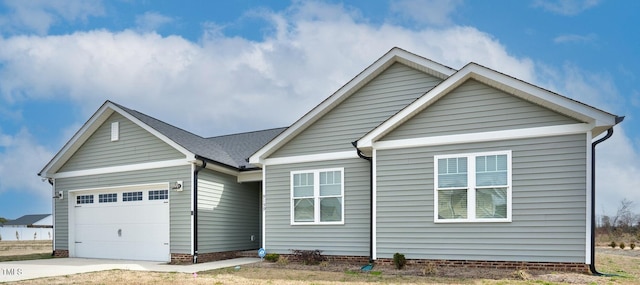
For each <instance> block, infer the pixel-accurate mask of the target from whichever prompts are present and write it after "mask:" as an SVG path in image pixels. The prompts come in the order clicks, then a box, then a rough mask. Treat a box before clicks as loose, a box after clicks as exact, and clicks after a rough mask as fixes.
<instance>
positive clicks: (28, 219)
mask: <svg viewBox="0 0 640 285" xmlns="http://www.w3.org/2000/svg"><path fill="white" fill-rule="evenodd" d="M49 216H51V214H41V215H24V216H22V217H20V218H17V219H15V220H11V221H7V222H6V223H4V225H5V226H29V225H33V224H35V223H37V222H39V221H41V220H43V219H44V218H46V217H49Z"/></svg>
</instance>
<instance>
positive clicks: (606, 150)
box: [537, 63, 640, 215]
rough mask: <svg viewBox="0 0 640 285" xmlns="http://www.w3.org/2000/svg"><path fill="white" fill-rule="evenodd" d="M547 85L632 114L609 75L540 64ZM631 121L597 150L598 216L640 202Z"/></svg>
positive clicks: (637, 145)
mask: <svg viewBox="0 0 640 285" xmlns="http://www.w3.org/2000/svg"><path fill="white" fill-rule="evenodd" d="M537 67H538V70H539V74H540V76H539V79H540V81H541V82H543V83H542V85H543V86H546V87H547V88H549V89H552V90H555V91H557V92H559V93H560V94H563V95H565V96H568V97H570V98H572V99H575V100H578V101H580V102H583V103H586V104H588V105H590V106H593V107H596V108H598V109H601V110H604V111H607V112H612V113H614V114H617V115H623V114H627V113H629V112H630V111H629V109H630V107H629V104H628V102H627V100H625V98H624V97H623V96H621V95H620V93H619V92H618V90H617V88H616V84H615V81H614V79H613V78H612V77H611V76H610V75H609V74H606V73H595V72H587V71H584V70H582V69H580V68H579V67H577V66H576V65H574V64H572V63H565V64H564V65H563V66H562V67H560V68H553V67H549V66H545V65H543V64H537ZM632 119H633V118H627V120H626V121H623V122H622V123H621V124H620V125H618V126H616V127H615V128H614V134H613V136H612V137H611V138H609V139H608V140H606V141H605V142H603V143H601V144H599V145H598V146H597V148H596V175H597V179H596V207H597V209H598V210H597V214H602V213H606V214H610V215H611V214H615V210H616V209H617V207H618V205H619V204H620V201H621V200H622V199H624V198H627V199H630V200H634V201H640V192H638V191H635V189H632V188H631V187H634V185H638V181H639V180H638V177H640V142H633V141H632V140H631V139H630V138H629V136H628V135H627V132H626V131H625V129H629V128H633V124H632V122H631V120H632Z"/></svg>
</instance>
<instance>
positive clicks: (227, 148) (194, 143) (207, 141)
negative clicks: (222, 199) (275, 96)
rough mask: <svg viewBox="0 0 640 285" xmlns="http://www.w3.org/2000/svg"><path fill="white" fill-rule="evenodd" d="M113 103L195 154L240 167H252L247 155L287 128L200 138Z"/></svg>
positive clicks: (241, 168) (240, 168)
mask: <svg viewBox="0 0 640 285" xmlns="http://www.w3.org/2000/svg"><path fill="white" fill-rule="evenodd" d="M111 103H113V102H111ZM113 104H114V105H116V106H118V107H119V108H121V109H122V110H124V111H125V112H127V113H129V114H130V115H132V116H134V117H135V118H136V119H138V120H140V121H141V122H143V123H145V124H147V125H148V126H149V127H151V128H153V129H155V130H156V131H158V132H159V133H161V134H163V135H164V136H166V137H167V138H169V139H170V140H172V141H174V142H175V143H177V144H179V145H180V146H182V147H184V148H185V149H187V150H188V151H190V152H192V153H194V154H195V155H198V156H201V157H203V158H206V159H209V160H212V161H215V162H218V163H221V164H224V165H227V166H231V167H234V168H237V169H239V170H243V169H251V168H254V167H253V166H251V165H250V164H249V163H248V162H247V159H248V158H249V156H251V155H252V154H253V153H254V152H256V151H257V150H258V149H260V148H261V147H263V146H264V145H265V144H267V143H268V142H269V141H271V140H272V139H273V138H275V137H276V136H277V135H279V134H280V133H281V132H282V131H284V130H285V129H286V128H276V129H268V130H261V131H254V132H247V133H239V134H230V135H224V136H217V137H210V138H203V137H201V136H198V135H196V134H193V133H191V132H188V131H185V130H183V129H181V128H178V127H175V126H173V125H170V124H167V123H165V122H163V121H160V120H158V119H156V118H153V117H151V116H148V115H145V114H143V113H140V112H138V111H136V110H132V109H129V108H127V107H124V106H122V105H119V104H116V103H113Z"/></svg>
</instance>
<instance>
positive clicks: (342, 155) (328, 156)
mask: <svg viewBox="0 0 640 285" xmlns="http://www.w3.org/2000/svg"><path fill="white" fill-rule="evenodd" d="M350 158H358V154H357V153H356V149H355V148H354V149H353V150H350V151H341V152H330V153H318V154H309V155H298V156H287V157H274V158H267V159H265V160H264V161H263V163H264V165H280V164H293V163H304V162H314V161H327V160H339V159H350Z"/></svg>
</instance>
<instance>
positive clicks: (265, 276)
mask: <svg viewBox="0 0 640 285" xmlns="http://www.w3.org/2000/svg"><path fill="white" fill-rule="evenodd" d="M596 263H597V268H598V270H599V271H600V272H603V273H611V274H615V275H616V276H601V277H598V276H591V275H586V274H571V273H557V272H528V271H516V270H471V269H457V268H435V270H433V271H431V272H429V273H430V274H426V276H425V273H426V272H424V271H423V269H424V268H407V269H405V270H401V271H399V270H395V269H393V268H390V267H386V268H385V267H379V266H377V267H375V268H374V269H373V270H372V271H371V272H369V273H364V272H361V271H360V270H359V267H358V266H356V265H354V266H345V265H336V264H323V265H318V266H306V265H301V264H294V263H289V264H276V263H267V262H264V263H257V264H253V265H245V266H242V267H241V268H239V269H236V268H227V269H221V270H214V271H209V272H200V273H198V274H196V275H192V274H183V273H159V272H141V271H126V270H111V271H102V272H95V273H86V274H78V275H69V276H60V277H52V278H43V279H35V280H26V281H21V282H16V283H11V284H126V283H135V284H171V285H175V284H349V285H360V284H372V283H375V284H531V285H533V284H625V285H626V284H640V250H638V249H636V250H634V251H632V250H630V249H625V250H620V249H610V248H609V249H607V248H598V251H597V255H596Z"/></svg>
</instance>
